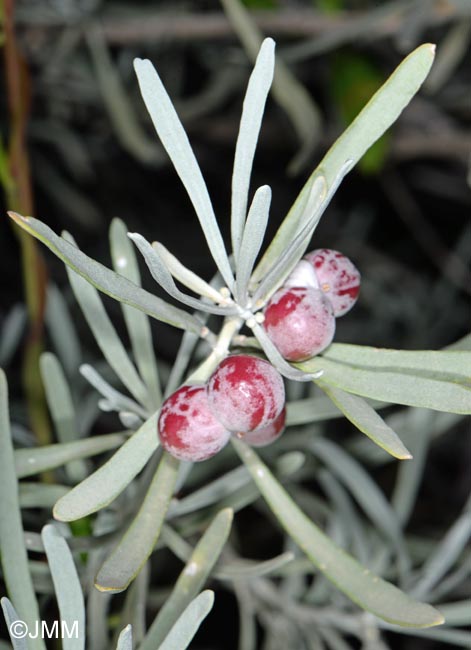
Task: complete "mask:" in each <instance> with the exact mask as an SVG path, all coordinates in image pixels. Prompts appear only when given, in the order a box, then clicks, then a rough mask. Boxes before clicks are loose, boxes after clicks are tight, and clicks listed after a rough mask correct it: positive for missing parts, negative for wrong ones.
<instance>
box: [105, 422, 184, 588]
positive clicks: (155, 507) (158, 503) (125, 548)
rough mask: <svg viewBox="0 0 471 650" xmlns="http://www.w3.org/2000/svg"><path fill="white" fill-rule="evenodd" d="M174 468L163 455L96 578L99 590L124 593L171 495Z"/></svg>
mask: <svg viewBox="0 0 471 650" xmlns="http://www.w3.org/2000/svg"><path fill="white" fill-rule="evenodd" d="M135 435H136V434H135ZM178 465H179V461H178V460H176V459H175V458H173V456H170V454H168V453H166V452H164V454H163V456H162V459H161V461H160V463H159V466H158V468H157V471H156V473H155V476H154V478H153V480H152V483H151V484H150V486H149V489H148V491H147V494H146V496H145V498H144V501H143V502H142V505H141V507H140V508H139V511H138V513H137V514H136V517H135V518H134V520H133V521H132V523H131V525H130V526H129V528H128V529H127V531H126V532H125V534H124V535H123V537H122V538H121V540H120V541H119V542H118V544H117V546H115V548H114V549H113V550H112V551H111V553H110V555H109V556H108V557H107V558H106V559H105V561H104V563H103V564H102V565H101V567H100V569H99V571H98V573H97V575H96V578H95V586H96V588H97V589H99V590H100V591H106V592H111V593H117V592H119V591H124V590H125V589H126V588H127V587H128V586H129V584H130V583H131V582H132V580H134V578H135V577H136V575H137V574H138V573H139V571H140V570H141V568H142V566H143V564H144V563H145V562H146V561H147V559H148V558H149V556H150V554H151V553H152V551H153V549H154V546H155V544H156V542H157V539H158V537H159V534H160V529H161V527H162V523H163V521H164V519H165V515H166V514H167V509H168V505H169V503H170V499H171V498H172V495H173V490H174V486H175V481H176V479H177V472H178Z"/></svg>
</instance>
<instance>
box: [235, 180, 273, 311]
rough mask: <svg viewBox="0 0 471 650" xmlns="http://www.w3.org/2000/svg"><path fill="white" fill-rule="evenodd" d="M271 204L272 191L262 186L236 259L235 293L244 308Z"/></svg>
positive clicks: (245, 228) (255, 197)
mask: <svg viewBox="0 0 471 650" xmlns="http://www.w3.org/2000/svg"><path fill="white" fill-rule="evenodd" d="M270 202H271V189H270V188H269V187H268V185H262V187H259V188H258V190H257V191H256V192H255V196H254V198H253V201H252V204H251V206H250V210H249V214H248V216H247V221H246V223H245V227H244V232H243V237H242V242H241V244H240V247H239V254H238V256H237V258H236V260H237V261H236V269H237V280H236V288H235V292H236V297H237V302H238V303H239V305H242V306H245V305H246V303H247V297H248V292H247V289H248V286H249V280H250V276H251V274H252V271H253V267H254V264H255V260H256V259H257V255H258V254H259V252H260V248H261V247H262V243H263V238H264V236H265V231H266V228H267V223H268V216H269V210H270Z"/></svg>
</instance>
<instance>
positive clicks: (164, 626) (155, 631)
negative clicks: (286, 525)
mask: <svg viewBox="0 0 471 650" xmlns="http://www.w3.org/2000/svg"><path fill="white" fill-rule="evenodd" d="M232 519H233V511H232V510H231V509H230V508H226V509H224V510H221V511H220V512H219V513H218V514H217V515H216V517H215V518H214V519H213V521H212V522H211V524H210V526H209V527H208V529H207V530H206V531H205V533H204V535H203V536H202V538H201V539H200V541H199V542H198V544H197V545H196V546H195V550H194V551H193V553H192V555H191V557H190V558H189V560H188V562H187V564H186V566H185V568H184V569H183V571H182V572H181V573H180V575H179V577H178V579H177V581H176V583H175V586H174V588H173V590H172V593H171V594H170V596H169V597H168V598H167V600H166V601H165V604H164V605H163V607H162V608H161V610H160V611H159V613H158V614H157V616H156V617H155V619H154V621H153V622H152V625H151V626H150V628H149V631H148V633H147V636H146V637H145V639H144V641H143V642H142V645H141V646H140V650H153V648H158V647H159V646H160V644H161V643H162V642H163V640H164V639H165V637H166V635H167V634H168V632H169V630H170V629H171V628H172V626H173V625H174V624H175V622H176V621H177V620H178V618H179V617H180V616H181V614H182V613H183V611H184V610H185V608H186V607H187V606H188V604H189V603H190V602H191V600H192V599H193V598H194V597H195V596H196V595H197V593H198V592H199V591H200V589H201V588H202V587H203V585H204V583H205V582H206V580H207V578H208V576H209V575H210V573H211V571H212V569H213V567H214V565H215V563H216V561H217V559H218V557H219V555H220V554H221V551H222V549H223V547H224V544H225V543H226V540H227V538H228V536H229V532H230V530H231V525H232Z"/></svg>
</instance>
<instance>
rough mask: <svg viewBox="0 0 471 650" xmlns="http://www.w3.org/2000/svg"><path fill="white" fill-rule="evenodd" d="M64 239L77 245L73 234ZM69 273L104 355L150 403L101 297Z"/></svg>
mask: <svg viewBox="0 0 471 650" xmlns="http://www.w3.org/2000/svg"><path fill="white" fill-rule="evenodd" d="M63 236H64V237H65V239H67V241H70V242H71V243H73V244H75V242H74V241H73V239H72V237H71V236H70V235H68V234H67V233H64V235H63ZM66 270H67V275H68V277H69V282H70V285H71V287H72V290H73V292H74V295H75V298H76V299H77V302H78V303H79V305H80V308H81V310H82V312H83V315H84V316H85V319H86V321H87V323H88V326H89V327H90V329H91V331H92V332H93V336H94V337H95V340H96V342H97V343H98V346H99V348H100V350H101V351H102V353H103V356H104V357H105V359H106V360H107V362H108V364H109V366H110V367H111V368H112V369H113V370H114V372H115V373H116V375H117V376H118V377H119V379H120V380H121V382H122V383H123V385H124V386H126V388H127V389H128V391H129V392H130V393H131V395H133V396H134V398H135V399H136V400H137V401H138V402H140V403H141V404H146V403H147V402H148V397H149V396H148V393H147V389H146V387H145V385H144V383H143V382H142V379H141V378H140V377H139V375H138V373H137V371H136V369H135V367H134V364H133V363H132V361H131V359H130V358H129V356H128V353H127V351H126V349H125V347H124V345H123V344H122V342H121V339H120V338H119V336H118V333H117V332H116V329H115V327H114V325H113V323H112V322H111V320H110V318H109V316H108V314H107V312H106V310H105V307H104V305H103V302H102V300H101V297H100V294H99V293H98V291H97V290H96V289H95V287H94V286H92V285H91V284H90V283H89V282H87V281H86V280H84V278H82V277H81V276H80V275H78V274H77V273H75V272H74V271H72V270H71V269H69V268H67V269H66Z"/></svg>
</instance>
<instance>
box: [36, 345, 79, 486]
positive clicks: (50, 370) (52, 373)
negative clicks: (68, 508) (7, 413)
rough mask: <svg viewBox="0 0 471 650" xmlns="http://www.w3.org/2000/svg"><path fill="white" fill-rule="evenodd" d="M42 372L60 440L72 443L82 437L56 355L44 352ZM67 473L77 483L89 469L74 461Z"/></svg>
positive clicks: (50, 409) (70, 396) (65, 380)
mask: <svg viewBox="0 0 471 650" xmlns="http://www.w3.org/2000/svg"><path fill="white" fill-rule="evenodd" d="M40 371H41V378H42V382H43V385H44V389H45V392H46V399H47V405H48V407H49V411H50V413H51V416H52V419H53V422H54V427H55V430H56V434H57V437H58V440H59V442H72V441H73V440H75V439H76V438H79V437H80V436H79V431H78V429H77V421H76V417H75V408H74V405H73V401H72V395H71V393H70V388H69V384H68V383H67V379H66V378H65V374H64V371H63V370H62V366H61V365H60V363H59V360H58V359H57V357H56V356H55V355H54V354H52V353H51V352H44V353H43V354H42V355H41V358H40ZM66 471H67V474H68V475H69V476H70V478H71V479H72V481H73V482H74V483H77V482H79V481H81V480H82V479H83V478H84V477H85V476H86V474H87V467H86V465H85V463H84V462H83V461H81V460H74V461H72V462H71V463H68V464H67V466H66Z"/></svg>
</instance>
